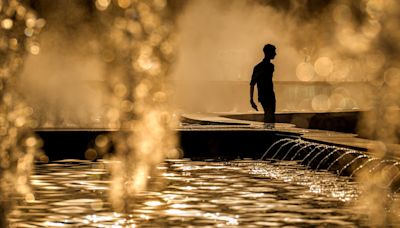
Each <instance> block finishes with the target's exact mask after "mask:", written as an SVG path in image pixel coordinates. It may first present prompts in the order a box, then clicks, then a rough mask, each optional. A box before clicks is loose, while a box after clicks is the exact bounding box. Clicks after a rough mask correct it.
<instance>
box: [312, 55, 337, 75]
mask: <svg viewBox="0 0 400 228" xmlns="http://www.w3.org/2000/svg"><path fill="white" fill-rule="evenodd" d="M314 69H315V72H316V73H317V74H319V75H320V76H323V77H327V76H328V75H330V74H331V73H332V71H333V69H334V67H333V62H332V60H331V59H330V58H329V57H320V58H318V59H317V61H315V63H314Z"/></svg>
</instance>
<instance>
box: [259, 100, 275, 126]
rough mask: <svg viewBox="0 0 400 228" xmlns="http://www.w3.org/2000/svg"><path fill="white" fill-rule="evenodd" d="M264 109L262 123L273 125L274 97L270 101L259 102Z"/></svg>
mask: <svg viewBox="0 0 400 228" xmlns="http://www.w3.org/2000/svg"><path fill="white" fill-rule="evenodd" d="M260 103H261V105H262V107H263V109H264V123H275V109H276V108H275V106H276V104H275V103H276V102H275V97H273V99H271V101H262V102H260Z"/></svg>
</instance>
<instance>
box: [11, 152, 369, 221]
mask: <svg viewBox="0 0 400 228" xmlns="http://www.w3.org/2000/svg"><path fill="white" fill-rule="evenodd" d="M108 165H109V161H105V160H102V161H98V162H89V161H83V160H63V161H58V162H53V163H49V164H36V166H35V171H34V173H35V174H33V175H32V184H33V188H34V196H35V197H34V198H35V199H32V200H30V201H28V202H25V201H24V200H19V198H16V200H18V201H20V203H19V204H18V206H16V207H15V209H14V210H13V211H12V213H11V214H10V215H9V221H10V223H11V224H10V225H11V227H182V226H194V227H205V226H209V227H216V226H223V227H226V226H228V227H229V226H238V227H239V226H240V227H250V226H251V227H267V226H268V227H270V226H286V225H289V226H290V225H295V226H346V227H358V226H363V225H366V224H367V216H366V215H363V214H361V212H358V210H354V204H355V201H356V199H357V197H358V195H359V193H360V188H359V187H358V186H357V185H356V183H355V182H353V181H351V180H350V179H348V178H347V177H338V176H336V175H334V174H331V173H328V172H315V171H311V170H307V169H305V168H303V167H302V166H300V165H298V164H296V163H293V162H279V163H271V162H259V161H251V160H240V161H233V162H227V163H224V162H199V161H190V160H166V161H165V162H164V163H162V164H161V165H160V166H159V167H158V170H159V171H160V172H159V175H157V176H155V177H153V178H151V180H150V185H151V187H150V188H149V189H148V190H147V191H145V192H141V193H138V194H137V195H136V196H135V198H131V199H130V201H129V202H127V205H128V207H129V209H128V211H127V212H126V213H117V212H114V211H113V210H112V207H111V204H110V203H109V202H108V201H107V198H108V194H109V182H110V174H109V173H108V171H107V169H106V166H108ZM360 211H361V210H360ZM359 213H360V214H359Z"/></svg>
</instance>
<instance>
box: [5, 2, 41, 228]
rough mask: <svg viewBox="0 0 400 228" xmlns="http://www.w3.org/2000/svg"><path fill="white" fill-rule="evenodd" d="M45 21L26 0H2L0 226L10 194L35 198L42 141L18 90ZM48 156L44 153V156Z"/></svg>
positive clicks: (37, 46)
mask: <svg viewBox="0 0 400 228" xmlns="http://www.w3.org/2000/svg"><path fill="white" fill-rule="evenodd" d="M44 24H45V21H44V20H43V19H41V18H38V17H37V15H36V14H35V12H34V11H33V10H31V8H30V7H29V6H28V5H26V4H24V1H18V0H15V1H2V0H0V25H1V26H0V226H1V227H6V226H7V221H6V219H5V216H6V214H7V213H8V212H9V210H10V208H11V207H12V203H14V201H11V196H12V195H13V194H21V195H22V198H23V199H24V200H27V201H32V200H34V199H35V198H34V195H33V194H32V193H31V190H30V185H29V177H30V174H31V170H32V164H33V159H34V156H35V155H36V156H38V157H39V153H38V148H39V147H40V146H41V145H40V144H41V142H40V140H39V139H38V138H36V137H35V135H34V134H33V131H32V130H31V129H32V128H34V127H36V126H37V125H36V122H35V121H34V120H33V119H32V118H31V115H32V113H33V109H32V108H31V107H29V106H28V105H26V103H25V102H24V99H23V98H22V96H21V95H20V94H19V93H18V91H17V88H18V86H17V82H18V78H17V75H18V73H19V72H20V71H21V67H22V63H23V58H24V57H25V55H27V54H33V55H35V54H38V53H39V51H40V48H39V45H38V43H37V40H36V39H37V35H38V34H39V33H40V31H41V29H42V28H43V26H44ZM41 158H42V159H45V157H43V156H42V157H41Z"/></svg>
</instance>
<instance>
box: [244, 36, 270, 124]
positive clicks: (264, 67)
mask: <svg viewBox="0 0 400 228" xmlns="http://www.w3.org/2000/svg"><path fill="white" fill-rule="evenodd" d="M275 49H276V48H275V46H274V45H272V44H267V45H265V46H264V48H263V51H264V55H265V57H264V59H263V61H261V62H260V63H259V64H257V65H256V66H255V67H254V70H253V75H252V76H251V81H250V104H251V106H252V107H253V108H254V109H255V110H257V111H258V108H257V105H256V103H254V100H253V94H254V86H255V85H256V84H257V90H258V101H259V102H260V103H261V105H262V107H263V109H264V122H265V123H275V106H276V100H275V93H274V85H273V83H272V76H273V73H274V64H272V63H271V60H272V59H274V58H275V56H276V52H275Z"/></svg>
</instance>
